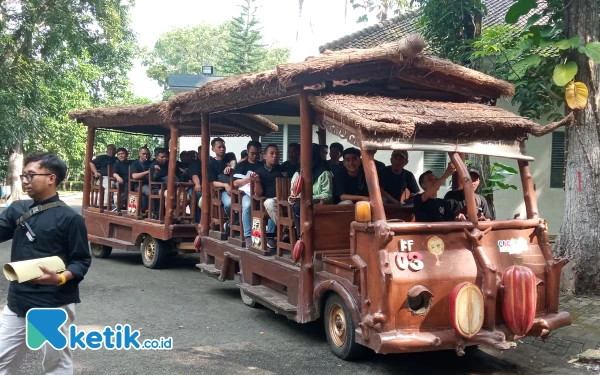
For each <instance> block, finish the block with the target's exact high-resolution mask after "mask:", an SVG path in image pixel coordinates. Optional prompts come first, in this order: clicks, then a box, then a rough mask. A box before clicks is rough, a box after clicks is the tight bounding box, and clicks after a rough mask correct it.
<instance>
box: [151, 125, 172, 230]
mask: <svg viewBox="0 0 600 375" xmlns="http://www.w3.org/2000/svg"><path fill="white" fill-rule="evenodd" d="M169 128H170V129H171V136H170V139H169V141H170V142H169V143H170V144H169V174H168V177H167V201H166V202H165V206H166V211H167V212H165V231H167V233H168V232H169V230H170V229H169V227H170V226H171V224H172V223H173V201H174V200H175V195H176V194H175V175H176V172H177V139H178V138H179V134H178V130H177V125H176V124H169ZM150 173H152V172H150Z"/></svg>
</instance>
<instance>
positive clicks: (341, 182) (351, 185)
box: [334, 168, 369, 203]
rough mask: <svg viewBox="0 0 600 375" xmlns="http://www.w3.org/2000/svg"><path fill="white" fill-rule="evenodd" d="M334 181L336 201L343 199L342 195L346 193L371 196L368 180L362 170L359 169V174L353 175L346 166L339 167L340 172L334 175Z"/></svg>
mask: <svg viewBox="0 0 600 375" xmlns="http://www.w3.org/2000/svg"><path fill="white" fill-rule="evenodd" d="M334 183H335V199H336V203H339V202H340V201H341V198H340V197H341V196H342V195H344V194H348V195H362V196H365V197H368V196H369V188H368V187H367V180H366V179H365V174H364V172H363V171H361V170H359V172H358V176H356V177H352V176H350V175H349V174H348V171H347V170H346V168H342V169H339V170H338V173H337V174H335V175H334Z"/></svg>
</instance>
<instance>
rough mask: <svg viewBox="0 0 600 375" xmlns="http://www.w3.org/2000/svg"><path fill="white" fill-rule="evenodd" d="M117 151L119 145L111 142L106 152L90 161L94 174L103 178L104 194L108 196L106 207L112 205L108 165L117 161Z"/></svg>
mask: <svg viewBox="0 0 600 375" xmlns="http://www.w3.org/2000/svg"><path fill="white" fill-rule="evenodd" d="M116 152H117V146H115V145H113V144H110V145H108V146H106V154H105V155H100V156H98V157H97V158H95V159H94V160H92V161H91V162H90V168H91V169H92V175H93V176H94V177H95V178H97V179H100V178H102V187H103V188H104V195H105V196H106V208H107V209H108V208H109V207H110V201H111V199H110V196H109V194H108V180H109V178H108V166H109V165H111V166H112V165H114V164H115V163H116V162H117V158H116V157H115V153H116Z"/></svg>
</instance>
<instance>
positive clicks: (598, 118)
mask: <svg viewBox="0 0 600 375" xmlns="http://www.w3.org/2000/svg"><path fill="white" fill-rule="evenodd" d="M596 1H597V0H565V1H564V3H565V20H566V31H567V38H572V37H574V36H576V35H579V36H580V37H581V39H582V42H583V43H584V44H587V43H589V42H592V41H597V40H598V7H597V4H596ZM576 56H577V57H576V62H577V65H578V67H579V71H578V73H577V76H576V77H575V80H576V81H580V82H583V83H585V84H586V85H587V87H588V89H589V92H590V98H589V101H588V104H587V106H586V108H585V109H584V110H582V111H576V112H575V121H574V123H573V125H572V126H571V127H570V128H569V129H568V132H569V134H568V135H569V136H568V150H569V153H568V154H567V160H566V178H565V211H564V215H563V222H562V227H561V230H560V234H559V236H558V239H557V241H556V246H555V249H554V252H555V253H556V255H558V256H560V257H567V258H569V259H570V260H571V262H572V263H573V272H574V275H573V284H572V285H570V287H571V288H572V289H573V291H574V292H576V293H594V294H600V225H599V223H600V190H599V189H600V160H599V159H600V139H599V136H598V126H599V125H600V115H599V114H598V99H599V96H598V86H599V81H600V69H599V67H598V66H597V65H595V64H594V62H593V61H591V60H590V59H589V58H588V57H587V56H586V55H584V54H583V53H578V54H577V55H576Z"/></svg>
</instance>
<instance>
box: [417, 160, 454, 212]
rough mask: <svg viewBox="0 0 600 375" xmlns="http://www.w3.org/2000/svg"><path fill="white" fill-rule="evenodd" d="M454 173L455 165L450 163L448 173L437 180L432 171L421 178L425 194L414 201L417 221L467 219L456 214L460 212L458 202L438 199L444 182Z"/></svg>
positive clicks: (420, 182) (418, 195) (420, 181)
mask: <svg viewBox="0 0 600 375" xmlns="http://www.w3.org/2000/svg"><path fill="white" fill-rule="evenodd" d="M454 171H455V168H454V164H452V162H450V163H448V167H447V168H446V171H445V172H444V174H443V175H442V177H440V178H437V177H436V176H435V174H433V172H432V171H426V172H424V173H423V174H422V175H421V176H419V184H420V185H421V188H422V189H423V190H424V192H423V193H421V194H417V195H415V197H414V200H413V203H414V212H415V220H416V221H424V222H432V221H434V222H435V221H453V220H455V219H460V220H464V219H465V216H464V215H463V214H461V213H459V214H458V215H457V214H456V212H457V211H459V210H460V204H459V202H458V201H456V200H453V199H449V200H445V199H439V198H438V197H437V193H438V190H440V187H441V186H442V184H443V183H444V181H446V179H447V178H448V177H450V176H451V175H452V173H454Z"/></svg>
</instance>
